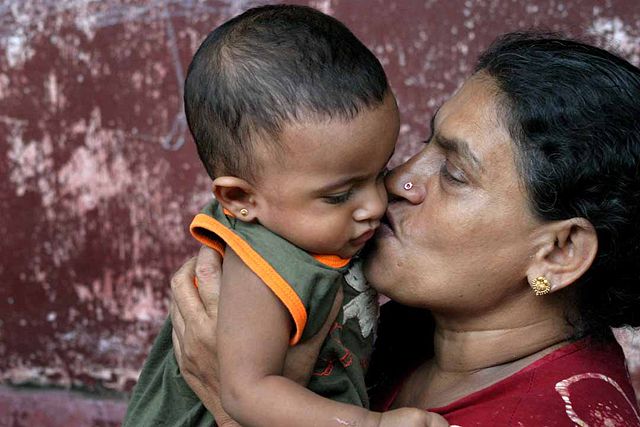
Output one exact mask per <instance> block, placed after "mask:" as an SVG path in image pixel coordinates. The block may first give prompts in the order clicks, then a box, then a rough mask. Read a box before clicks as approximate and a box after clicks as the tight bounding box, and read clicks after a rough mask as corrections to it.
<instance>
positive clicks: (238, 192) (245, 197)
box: [212, 176, 256, 222]
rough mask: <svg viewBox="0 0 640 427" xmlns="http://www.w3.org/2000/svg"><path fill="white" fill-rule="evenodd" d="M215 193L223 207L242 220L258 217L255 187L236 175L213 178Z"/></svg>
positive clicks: (251, 219) (248, 220)
mask: <svg viewBox="0 0 640 427" xmlns="http://www.w3.org/2000/svg"><path fill="white" fill-rule="evenodd" d="M212 190H213V194H214V195H215V196H216V199H217V200H218V202H220V204H221V205H222V207H223V208H224V209H226V210H228V211H229V212H231V213H232V214H233V215H234V216H235V217H236V218H238V219H240V220H242V221H247V222H250V221H253V220H254V219H256V209H255V207H256V197H255V194H256V192H255V189H254V187H253V186H252V185H251V184H250V183H248V182H247V181H245V180H244V179H242V178H238V177H236V176H220V177H218V178H216V179H214V180H213V185H212Z"/></svg>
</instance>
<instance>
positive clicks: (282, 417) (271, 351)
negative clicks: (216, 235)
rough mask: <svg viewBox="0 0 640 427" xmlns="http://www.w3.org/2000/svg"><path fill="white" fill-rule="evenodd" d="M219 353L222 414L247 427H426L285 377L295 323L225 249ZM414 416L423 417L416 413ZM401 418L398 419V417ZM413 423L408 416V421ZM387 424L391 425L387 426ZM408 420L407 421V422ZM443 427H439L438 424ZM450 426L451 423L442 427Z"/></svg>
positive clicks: (275, 299)
mask: <svg viewBox="0 0 640 427" xmlns="http://www.w3.org/2000/svg"><path fill="white" fill-rule="evenodd" d="M219 310H220V311H219V320H218V349H219V350H218V354H219V358H220V359H219V360H220V382H221V387H220V388H221V397H222V405H223V407H224V409H225V410H226V411H227V412H228V413H229V415H231V417H232V418H233V419H235V420H236V421H237V422H239V423H240V424H241V425H243V426H275V425H277V426H283V427H286V426H296V427H297V426H300V425H313V426H317V427H321V426H336V427H342V426H359V427H361V426H379V425H380V426H385V425H389V426H391V425H420V426H429V425H431V426H434V425H436V424H428V422H429V420H430V419H431V418H430V417H431V415H427V414H426V413H425V415H424V422H422V421H421V420H419V422H416V423H412V422H410V421H409V419H407V418H404V417H403V418H404V420H403V421H400V420H398V421H399V422H398V423H396V422H394V421H392V420H395V419H397V418H394V417H393V415H392V414H393V413H394V412H395V411H392V412H390V413H387V414H385V416H384V417H383V416H382V414H380V413H377V412H371V411H368V410H366V409H364V408H360V407H357V406H354V405H347V404H344V403H340V402H334V401H332V400H329V399H326V398H323V397H321V396H318V395H316V394H315V393H313V392H311V391H309V390H307V389H306V388H304V387H302V386H300V385H298V384H296V383H295V382H293V381H291V380H288V379H286V378H284V377H283V376H282V371H283V365H284V359H285V355H286V352H287V348H288V343H289V337H290V331H291V319H290V317H289V314H288V312H287V311H286V309H285V308H284V306H283V305H282V303H281V302H280V301H279V300H278V299H277V298H276V297H275V295H274V294H273V293H272V292H271V290H269V288H268V287H267V286H265V284H264V283H263V282H262V281H261V280H260V279H259V278H258V277H257V276H256V275H255V274H254V273H253V272H252V271H251V270H250V269H249V268H248V267H247V266H246V265H245V264H244V263H243V262H242V261H241V260H240V259H239V258H238V256H237V255H236V254H235V253H234V252H233V251H232V250H230V249H227V251H226V254H225V260H224V269H223V273H222V287H221V290H220V309H219ZM399 411H405V413H407V412H406V411H414V412H415V413H414V414H412V415H415V416H416V418H420V417H421V416H420V414H419V413H420V412H422V411H418V410H410V409H409V410H407V409H402V410H399ZM398 415H399V414H398ZM409 418H410V417H409ZM387 421H389V422H388V423H387ZM407 421H409V422H407ZM438 425H440V424H438ZM443 425H447V424H443Z"/></svg>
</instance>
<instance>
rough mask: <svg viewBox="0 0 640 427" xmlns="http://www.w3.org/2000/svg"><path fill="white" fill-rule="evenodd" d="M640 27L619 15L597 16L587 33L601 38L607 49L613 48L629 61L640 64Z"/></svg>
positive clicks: (602, 44) (601, 42) (603, 45)
mask: <svg viewBox="0 0 640 427" xmlns="http://www.w3.org/2000/svg"><path fill="white" fill-rule="evenodd" d="M639 28H640V27H639V26H638V24H636V25H635V26H632V25H629V24H625V22H624V21H623V20H622V19H621V18H619V17H617V16H614V17H599V18H596V19H595V20H594V21H593V22H592V24H591V26H590V27H589V28H588V29H587V33H588V34H591V35H595V36H597V37H598V38H599V39H600V44H601V46H602V47H603V48H605V49H612V50H615V51H617V52H618V53H620V54H621V55H622V56H624V57H625V58H626V59H627V60H628V61H630V62H631V63H633V64H635V65H636V66H638V65H640V29H639Z"/></svg>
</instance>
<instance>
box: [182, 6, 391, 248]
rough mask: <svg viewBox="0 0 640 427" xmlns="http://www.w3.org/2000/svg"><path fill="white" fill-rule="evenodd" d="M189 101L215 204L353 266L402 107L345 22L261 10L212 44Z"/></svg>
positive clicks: (191, 82)
mask: <svg viewBox="0 0 640 427" xmlns="http://www.w3.org/2000/svg"><path fill="white" fill-rule="evenodd" d="M184 98H185V110H186V114H187V121H188V123H189V128H190V129H191V132H192V134H193V137H194V139H195V141H196V145H197V147H198V154H199V155H200V159H201V160H202V162H203V163H204V165H205V167H206V169H207V172H208V173H209V176H210V177H211V178H212V179H213V189H214V193H215V195H216V198H217V199H218V200H219V201H220V203H221V204H222V205H223V206H224V207H225V208H226V209H228V210H229V211H231V212H232V213H233V214H234V215H236V217H238V218H239V219H241V220H244V221H257V222H260V223H261V224H262V225H264V226H265V227H267V228H268V229H270V230H271V231H273V232H275V233H277V234H279V235H281V236H282V237H284V238H286V239H288V240H289V241H291V242H292V243H294V244H296V245H297V246H299V247H301V248H303V249H305V250H307V251H309V252H314V253H322V254H334V255H339V256H342V257H345V258H346V257H350V256H353V255H354V254H355V253H356V252H357V251H358V250H359V249H360V248H361V247H362V246H363V245H364V242H365V241H366V240H367V239H368V238H370V237H371V235H372V234H373V233H372V231H373V230H375V228H376V227H377V226H378V224H379V219H380V217H381V216H382V215H383V214H384V211H385V208H386V201H387V198H386V192H385V188H384V183H383V180H382V178H383V175H384V170H385V169H384V167H385V165H386V163H387V161H388V159H389V157H390V156H391V155H392V153H393V150H394V147H395V142H396V138H397V135H398V127H399V118H398V110H397V107H396V103H395V98H394V97H393V95H392V93H391V90H390V89H389V86H388V83H387V79H386V76H385V74H384V71H383V69H382V66H381V65H380V63H379V62H378V60H377V59H376V58H375V56H374V55H373V54H372V53H371V51H369V50H368V49H367V48H366V47H365V46H364V45H363V44H362V43H361V42H360V41H359V40H358V39H357V38H356V37H355V36H354V35H353V34H352V33H351V32H350V31H349V30H348V29H347V28H346V27H345V26H344V25H342V24H341V23H340V22H338V21H337V20H335V19H333V18H331V17H329V16H327V15H325V14H323V13H321V12H319V11H316V10H314V9H311V8H308V7H303V6H283V5H280V6H264V7H259V8H255V9H250V10H248V11H247V12H245V13H243V14H242V15H239V16H237V17H235V18H233V19H231V20H229V21H227V22H226V23H224V24H222V25H221V26H220V27H218V28H216V29H215V30H214V31H213V32H212V33H211V34H209V35H208V36H207V38H206V39H205V41H204V42H203V43H202V45H201V46H200V48H199V49H198V51H197V52H196V54H195V56H194V58H193V60H192V62H191V65H190V67H189V71H188V74H187V79H186V82H185V94H184ZM243 213H244V214H245V215H243Z"/></svg>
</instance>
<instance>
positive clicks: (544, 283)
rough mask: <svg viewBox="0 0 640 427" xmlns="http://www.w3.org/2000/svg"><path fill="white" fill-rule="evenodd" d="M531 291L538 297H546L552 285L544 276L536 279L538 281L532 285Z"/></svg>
mask: <svg viewBox="0 0 640 427" xmlns="http://www.w3.org/2000/svg"><path fill="white" fill-rule="evenodd" d="M531 289H533V292H535V293H536V295H537V296H540V295H546V294H548V293H549V291H550V290H551V283H549V281H548V280H547V278H546V277H544V276H538V277H536V280H534V281H533V283H531Z"/></svg>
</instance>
